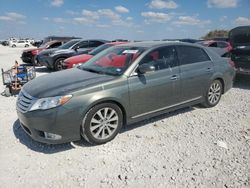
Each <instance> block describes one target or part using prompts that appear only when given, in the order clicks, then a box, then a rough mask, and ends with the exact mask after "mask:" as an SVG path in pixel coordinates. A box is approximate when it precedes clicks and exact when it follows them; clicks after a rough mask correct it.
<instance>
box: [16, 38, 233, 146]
mask: <svg viewBox="0 0 250 188" xmlns="http://www.w3.org/2000/svg"><path fill="white" fill-rule="evenodd" d="M234 75H235V70H234V69H233V67H232V66H231V64H230V63H229V61H228V60H226V59H223V58H221V57H220V56H219V55H217V54H216V53H214V52H213V51H211V50H210V49H207V48H205V47H202V46H200V45H192V44H188V43H180V42H172V43H171V42H138V43H128V44H124V45H118V46H115V47H111V48H108V49H106V50H104V51H103V52H101V53H99V54H97V55H96V56H94V57H93V58H91V59H90V60H89V61H88V62H86V63H84V64H83V65H80V66H79V67H77V68H73V69H68V70H65V71H60V72H56V73H52V74H48V75H44V76H40V77H38V78H36V79H34V80H32V81H30V82H28V83H27V84H25V85H24V87H23V88H22V91H21V92H20V94H19V97H18V99H17V114H18V118H19V120H20V123H21V126H22V127H23V129H24V130H25V131H26V132H27V133H28V134H29V135H30V136H31V137H32V138H33V139H35V140H37V141H40V142H45V143H54V144H55V143H63V142H70V141H75V140H79V139H80V138H81V135H82V137H84V138H85V139H86V140H87V141H89V142H90V143H94V144H103V143H106V142H108V141H110V140H112V139H113V138H114V137H115V136H116V135H117V134H118V133H119V131H120V130H121V128H122V126H124V125H125V124H131V123H134V122H137V121H141V120H143V119H148V118H150V117H153V116H155V115H159V114H162V113H166V112H168V111H171V110H176V109H179V108H183V107H186V106H191V105H195V104H199V103H201V104H203V105H204V106H205V107H213V106H215V105H217V104H218V103H219V101H220V98H221V96H222V94H224V93H225V92H227V91H228V90H229V89H230V88H231V87H232V83H233V78H234Z"/></svg>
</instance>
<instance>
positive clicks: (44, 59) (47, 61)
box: [36, 55, 54, 68]
mask: <svg viewBox="0 0 250 188" xmlns="http://www.w3.org/2000/svg"><path fill="white" fill-rule="evenodd" d="M36 59H37V63H38V64H40V65H42V66H46V67H48V68H53V63H54V61H53V58H52V57H50V56H41V55H37V58H36Z"/></svg>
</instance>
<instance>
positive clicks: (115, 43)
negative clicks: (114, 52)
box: [107, 42, 128, 45]
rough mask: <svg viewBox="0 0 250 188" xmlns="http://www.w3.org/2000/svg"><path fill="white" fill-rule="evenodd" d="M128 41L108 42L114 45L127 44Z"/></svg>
mask: <svg viewBox="0 0 250 188" xmlns="http://www.w3.org/2000/svg"><path fill="white" fill-rule="evenodd" d="M127 43H128V42H108V43H107V44H112V45H120V44H127Z"/></svg>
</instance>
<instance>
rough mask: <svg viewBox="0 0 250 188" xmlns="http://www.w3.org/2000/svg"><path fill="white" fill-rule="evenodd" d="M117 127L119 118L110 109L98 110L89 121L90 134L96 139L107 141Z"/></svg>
mask: <svg viewBox="0 0 250 188" xmlns="http://www.w3.org/2000/svg"><path fill="white" fill-rule="evenodd" d="M118 125H119V116H118V114H117V112H116V111H115V110H114V109H112V108H108V107H106V108H102V109H100V110H98V111H97V112H96V113H95V114H94V115H93V116H92V118H91V120H90V132H91V134H92V136H93V137H94V138H96V139H101V140H104V139H107V138H109V137H111V136H112V135H113V133H114V132H115V131H116V129H117V127H118Z"/></svg>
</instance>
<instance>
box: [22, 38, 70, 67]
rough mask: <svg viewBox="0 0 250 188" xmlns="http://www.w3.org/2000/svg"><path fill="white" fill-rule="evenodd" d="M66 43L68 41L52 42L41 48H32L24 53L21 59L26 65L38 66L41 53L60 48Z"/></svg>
mask: <svg viewBox="0 0 250 188" xmlns="http://www.w3.org/2000/svg"><path fill="white" fill-rule="evenodd" d="M65 42H67V41H59V40H52V41H49V42H47V43H45V44H43V45H41V46H40V47H39V48H32V49H28V50H24V51H23V53H22V56H21V59H22V60H23V62H25V63H31V64H33V65H37V60H36V56H37V54H38V53H39V52H41V51H43V50H45V49H52V48H58V47H59V46H61V45H62V44H63V43H65Z"/></svg>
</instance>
